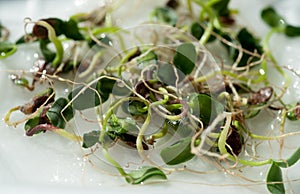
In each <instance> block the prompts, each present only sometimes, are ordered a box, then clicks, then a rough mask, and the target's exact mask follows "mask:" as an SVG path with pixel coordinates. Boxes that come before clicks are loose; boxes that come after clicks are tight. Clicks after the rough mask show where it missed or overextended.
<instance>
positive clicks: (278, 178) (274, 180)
mask: <svg viewBox="0 0 300 194" xmlns="http://www.w3.org/2000/svg"><path fill="white" fill-rule="evenodd" d="M267 188H268V190H269V191H270V192H271V193H272V194H284V193H285V188H284V185H283V182H282V172H281V169H280V167H279V166H278V165H277V164H276V163H275V162H273V163H272V165H271V167H270V169H269V172H268V175H267Z"/></svg>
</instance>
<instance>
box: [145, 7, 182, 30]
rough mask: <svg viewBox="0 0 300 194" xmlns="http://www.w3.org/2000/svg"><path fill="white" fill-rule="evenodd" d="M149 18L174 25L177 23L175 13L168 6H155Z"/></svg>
mask: <svg viewBox="0 0 300 194" xmlns="http://www.w3.org/2000/svg"><path fill="white" fill-rule="evenodd" d="M150 17H151V19H152V20H154V21H158V22H162V23H165V24H169V25H171V26H175V25H176V23H177V20H178V19H177V13H176V12H175V11H174V10H173V9H171V8H169V7H157V8H155V9H154V10H153V11H152V13H151V16H150Z"/></svg>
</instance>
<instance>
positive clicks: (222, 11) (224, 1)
mask: <svg viewBox="0 0 300 194" xmlns="http://www.w3.org/2000/svg"><path fill="white" fill-rule="evenodd" d="M229 2H230V0H220V1H218V2H217V3H215V4H213V5H212V8H213V9H214V11H215V12H216V13H217V15H219V16H228V15H229V14H230V10H229V8H228V4H229Z"/></svg>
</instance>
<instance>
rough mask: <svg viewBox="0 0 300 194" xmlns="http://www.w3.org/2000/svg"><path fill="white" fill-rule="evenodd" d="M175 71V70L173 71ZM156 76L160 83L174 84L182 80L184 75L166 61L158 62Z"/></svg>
mask: <svg viewBox="0 0 300 194" xmlns="http://www.w3.org/2000/svg"><path fill="white" fill-rule="evenodd" d="M175 71H177V72H176V73H175ZM177 76H178V80H177ZM157 77H158V78H159V80H160V81H161V82H162V83H164V84H166V85H172V86H175V84H176V81H178V82H180V81H182V80H183V79H184V77H185V75H184V74H183V73H182V71H178V69H177V68H174V66H173V65H171V64H168V63H163V64H159V66H158V70H157Z"/></svg>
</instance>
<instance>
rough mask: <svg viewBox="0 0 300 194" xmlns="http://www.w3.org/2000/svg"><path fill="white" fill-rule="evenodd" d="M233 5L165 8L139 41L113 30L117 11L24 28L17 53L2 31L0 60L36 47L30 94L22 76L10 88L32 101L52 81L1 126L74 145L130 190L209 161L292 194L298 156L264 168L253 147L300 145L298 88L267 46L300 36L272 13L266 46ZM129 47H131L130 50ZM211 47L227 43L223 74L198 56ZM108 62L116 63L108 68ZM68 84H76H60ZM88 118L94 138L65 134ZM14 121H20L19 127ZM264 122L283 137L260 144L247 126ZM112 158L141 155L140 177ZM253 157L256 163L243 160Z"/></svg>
mask: <svg viewBox="0 0 300 194" xmlns="http://www.w3.org/2000/svg"><path fill="white" fill-rule="evenodd" d="M229 3H230V0H224V1H215V0H206V1H204V0H187V1H177V0H169V1H167V2H166V3H165V5H164V6H160V7H157V8H155V9H154V10H153V11H152V12H151V14H150V17H149V18H150V22H152V23H155V24H156V25H152V26H151V25H146V26H145V25H141V26H140V27H138V28H136V29H134V30H132V31H131V30H130V29H121V28H120V27H118V26H115V25H113V24H114V23H113V22H112V16H111V12H112V11H114V9H117V8H116V7H111V8H109V5H106V6H105V7H104V8H103V7H102V8H99V9H97V10H95V11H93V12H91V13H81V14H76V15H74V16H71V17H70V18H69V20H62V19H59V18H55V17H52V18H41V19H40V20H38V21H32V20H30V19H27V20H26V24H25V25H28V24H30V23H31V24H33V27H32V31H31V32H25V35H24V36H23V37H21V38H20V39H19V40H18V41H16V42H15V43H13V42H9V41H8V35H9V31H8V30H7V29H6V28H5V27H4V26H2V25H1V24H0V32H1V33H0V59H2V58H6V57H13V54H14V52H15V51H16V50H17V48H18V46H19V45H20V44H24V45H26V44H31V43H32V42H36V43H37V44H38V45H39V48H40V52H41V53H42V58H40V59H38V60H37V61H36V62H35V64H34V68H33V69H35V71H32V72H31V73H32V74H33V75H31V78H33V79H32V84H29V81H28V80H31V79H29V78H30V76H28V78H27V77H26V74H24V75H22V76H21V75H17V74H12V75H11V76H10V79H11V80H12V81H13V82H14V83H15V84H16V85H18V86H20V87H24V88H27V89H29V90H31V91H33V92H35V87H34V86H35V83H37V82H40V81H41V79H42V78H43V77H44V78H45V77H46V79H43V81H44V83H43V85H44V86H45V91H43V92H41V93H39V94H37V95H35V96H34V97H33V98H32V100H31V101H30V102H28V103H26V104H24V105H17V106H16V107H15V108H12V109H11V110H9V111H8V113H7V114H6V116H5V118H4V120H5V122H6V123H7V124H8V125H10V126H16V125H19V124H21V123H22V121H23V122H24V123H25V124H24V129H25V131H26V135H27V136H35V135H37V134H42V132H47V131H52V132H55V133H57V134H58V135H61V136H63V137H65V138H67V139H69V140H73V141H79V142H80V143H81V144H82V147H83V149H85V150H87V151H89V150H90V151H91V153H92V154H96V150H100V151H101V153H102V155H103V158H104V159H105V160H106V161H107V162H108V163H110V164H111V165H112V166H114V167H115V168H116V170H117V171H118V172H119V174H120V175H121V176H123V177H124V179H125V180H126V181H127V182H128V183H130V184H141V183H144V182H145V181H149V180H153V179H155V180H166V179H167V175H168V174H169V173H171V172H173V171H177V170H178V171H180V170H179V169H182V168H180V167H181V166H180V165H184V168H183V169H184V170H186V171H187V172H191V173H192V172H196V171H197V170H193V169H192V168H191V167H190V166H189V167H187V165H186V164H188V163H189V162H190V161H191V160H192V159H194V158H196V157H197V158H200V159H202V158H204V157H205V158H206V159H208V160H210V161H212V162H214V163H216V164H217V165H218V166H221V168H223V169H226V170H225V171H227V172H232V174H234V170H235V169H236V170H239V169H241V168H244V167H246V166H251V167H255V166H265V165H267V166H269V171H268V174H267V177H266V180H265V184H266V188H267V189H268V190H269V192H271V193H285V190H286V187H287V186H288V185H287V184H284V182H285V180H284V177H283V176H282V168H288V167H290V166H292V165H294V164H295V163H297V161H298V160H299V159H300V154H299V150H300V148H298V149H296V150H295V152H294V153H293V154H292V155H291V156H290V157H289V158H281V157H279V158H269V159H265V160H262V159H259V157H256V156H257V154H258V153H256V151H255V148H253V146H252V147H251V145H252V142H253V141H254V140H255V141H258V142H263V141H275V140H279V141H278V142H279V144H280V149H281V150H280V152H281V151H282V149H284V146H283V144H284V141H283V139H284V138H285V137H288V136H292V135H298V134H299V133H297V132H296V133H287V132H286V131H285V130H284V128H285V122H286V120H287V119H288V120H290V121H294V122H296V121H299V120H300V102H294V103H289V104H287V103H285V102H284V100H283V98H282V97H283V94H284V93H285V91H286V89H287V88H288V87H289V83H290V82H291V81H290V78H289V76H288V75H287V74H286V72H285V71H284V69H283V67H282V66H281V65H279V63H278V62H277V61H276V59H275V57H274V56H273V54H272V52H271V51H270V48H269V40H270V37H271V36H272V35H273V34H275V33H281V34H284V35H286V36H288V37H290V38H293V37H297V36H300V33H299V32H300V30H299V29H300V27H297V26H293V25H290V24H288V23H287V21H286V20H285V19H284V18H282V16H280V15H279V14H277V13H276V10H275V9H274V8H272V7H267V8H265V9H264V10H262V12H261V18H262V20H263V21H265V23H266V25H268V26H269V27H270V28H271V29H270V32H269V33H268V34H267V35H266V37H264V38H263V41H262V40H260V39H259V38H258V37H256V36H255V35H254V34H253V33H252V30H251V29H248V28H247V26H238V25H236V24H235V18H236V17H238V15H237V13H236V12H234V11H233V10H231V8H230V7H229ZM196 7H197V10H198V8H199V10H200V11H199V13H198V12H196V11H195V10H194V8H196ZM182 18H185V22H183V20H182ZM157 26H159V27H157ZM162 26H165V27H162ZM157 29H158V31H157ZM139 30H142V32H143V33H142V35H140V34H139V33H138V31H139ZM143 30H144V31H143ZM183 32H186V33H183ZM128 34H129V36H128ZM129 37H131V38H132V37H133V38H134V41H136V42H134V43H132V44H131V48H129V49H127V48H128V47H127V46H126V44H128V42H130V41H131V39H130V38H129ZM146 39H149V40H150V42H149V40H146ZM214 42H218V43H220V44H216V45H217V46H219V47H222V48H224V51H225V52H226V53H224V54H225V55H227V57H228V58H230V60H227V61H226V62H224V63H223V64H218V68H217V69H215V70H214V71H210V70H205V68H207V69H210V68H214V67H212V66H210V65H212V63H216V62H214V61H210V60H209V57H210V54H209V53H208V52H207V50H206V49H205V47H203V45H209V44H212V43H214ZM63 43H68V44H69V45H70V48H72V49H71V51H72V52H71V54H68V55H66V51H65V50H64V48H63V47H62V44H63ZM137 43H139V44H137ZM116 45H119V47H116ZM132 45H133V46H132ZM50 46H52V48H54V49H52V48H51V47H50ZM120 48H121V51H120V50H118V49H120ZM91 51H93V52H91ZM111 52H113V53H114V57H113V58H112V59H111V60H108V59H107V57H108V56H109V55H110V54H111ZM90 53H92V54H90ZM107 61H109V62H107ZM105 63H107V64H105ZM267 64H268V65H267ZM270 67H272V68H274V69H276V70H277V72H278V73H279V74H280V76H282V78H283V79H284V80H285V84H284V86H283V87H282V88H280V90H277V89H276V88H275V86H274V85H272V84H270V82H269V80H268V79H267V77H266V72H267V71H268V68H270ZM203 69H204V70H203ZM218 69H219V70H218ZM205 71H207V74H206V72H205ZM76 72H77V73H78V76H77V77H76ZM67 75H68V76H71V77H72V76H73V78H72V79H73V80H75V81H71V80H72V79H69V78H68V79H67V78H65V77H64V76H67ZM45 80H47V81H45ZM45 82H48V83H45ZM52 82H68V84H70V83H73V84H74V88H73V89H72V91H71V92H69V93H68V94H67V95H66V96H57V95H56V88H55V87H54V86H53V83H52ZM49 85H50V86H51V87H49ZM87 109H95V111H96V113H97V114H96V117H97V119H96V121H95V122H96V123H97V126H98V128H89V129H87V130H88V132H85V133H84V134H83V135H82V136H80V135H78V134H76V133H74V130H73V131H72V130H70V125H69V123H70V122H72V121H73V120H74V116H75V114H77V113H78V112H80V114H83V113H84V111H86V110H87ZM15 111H20V112H22V113H24V114H25V115H26V116H25V118H24V119H23V120H22V121H13V117H12V115H11V114H12V113H13V112H15ZM266 111H269V112H278V113H280V117H281V123H280V129H279V131H278V133H279V134H280V135H278V136H275V135H274V136H272V135H269V136H263V135H258V134H255V132H253V130H252V129H251V128H249V127H248V124H247V123H248V122H249V119H250V118H254V117H258V116H259V115H261V114H264V112H266ZM11 117H12V118H11ZM85 120H86V121H88V120H89V118H88V117H86V119H85ZM163 142H166V143H163ZM114 146H123V147H126V148H127V149H130V150H136V152H137V153H138V155H139V157H140V158H141V161H143V162H141V166H140V168H138V169H133V170H132V169H131V170H127V169H126V168H124V167H123V166H122V164H121V163H120V162H119V161H118V160H117V159H115V158H114V157H113V155H111V153H110V149H111V148H112V147H114ZM249 149H253V150H254V151H253V153H255V154H253V155H251V154H249V153H247V154H246V152H247V150H249ZM154 150H158V152H159V154H158V155H159V157H160V158H161V160H160V161H162V162H163V164H159V163H158V161H157V160H153V159H152V158H151V156H150V154H149V153H151V152H152V151H154ZM129 162H130V161H128V162H127V163H129ZM197 172H198V171H197ZM207 176H209V175H207ZM245 179H246V178H245Z"/></svg>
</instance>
